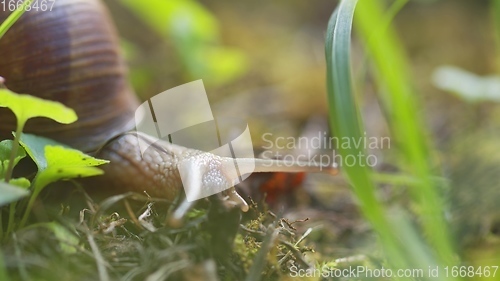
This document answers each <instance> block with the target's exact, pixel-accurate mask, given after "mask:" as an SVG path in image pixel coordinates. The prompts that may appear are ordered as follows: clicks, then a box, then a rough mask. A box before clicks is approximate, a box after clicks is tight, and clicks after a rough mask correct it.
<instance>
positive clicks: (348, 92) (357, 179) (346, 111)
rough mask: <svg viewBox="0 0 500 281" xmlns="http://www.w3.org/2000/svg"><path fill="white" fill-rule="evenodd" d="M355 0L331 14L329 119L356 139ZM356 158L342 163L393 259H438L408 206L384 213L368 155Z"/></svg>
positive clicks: (407, 263) (400, 262) (422, 262)
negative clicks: (351, 162) (352, 58)
mask: <svg viewBox="0 0 500 281" xmlns="http://www.w3.org/2000/svg"><path fill="white" fill-rule="evenodd" d="M370 1H372V0H370ZM370 1H368V2H370ZM356 3H357V0H344V1H342V2H341V3H340V5H339V7H338V8H337V10H336V11H335V13H334V14H333V15H332V17H331V19H330V22H329V24H328V30H327V38H326V60H327V75H328V76H327V83H328V84H327V86H328V98H329V106H330V121H331V122H330V123H331V125H332V130H333V131H334V132H335V134H336V136H337V137H339V138H345V137H347V138H348V139H352V140H360V139H362V137H363V134H362V131H363V130H362V129H363V125H362V122H361V119H360V116H359V113H358V110H357V105H356V101H355V96H354V93H353V89H352V85H351V81H352V77H351V66H350V40H351V38H350V36H351V28H352V20H353V14H354V8H355V6H356ZM338 153H339V154H340V155H341V156H342V158H341V159H346V157H349V156H356V157H358V156H360V155H366V154H365V151H364V148H359V147H352V146H351V147H348V148H343V147H342V146H339V149H338ZM424 155H425V154H424ZM357 159H358V160H360V161H359V162H358V163H356V165H343V166H342V170H343V172H344V173H345V174H346V175H347V178H348V179H349V180H350V182H351V185H352V187H353V190H354V192H355V194H356V196H357V198H358V200H359V202H360V205H361V206H360V207H361V210H362V212H363V214H364V216H365V217H366V218H367V219H368V220H369V221H370V223H371V224H372V226H373V228H374V229H375V231H376V232H377V233H378V234H379V237H380V239H381V242H382V245H383V247H384V250H385V253H386V257H387V259H388V260H389V262H390V263H391V265H392V266H394V267H399V268H415V266H416V265H418V266H420V268H423V269H427V268H428V266H431V265H435V262H434V259H433V257H432V255H430V254H429V248H428V247H427V246H426V245H425V243H423V241H422V239H421V238H420V235H419V233H418V232H417V231H416V230H415V229H414V227H412V225H411V223H409V222H408V219H406V216H405V214H404V212H403V211H402V210H398V212H397V213H396V214H395V216H394V215H393V216H392V219H391V220H390V219H389V217H388V216H387V215H386V210H385V208H384V206H383V204H381V203H380V202H378V200H377V198H376V188H375V185H374V183H373V179H372V173H371V170H370V168H369V166H368V165H367V162H366V159H365V157H363V156H362V157H359V158H357ZM437 229H439V228H437ZM427 277H428V276H427ZM424 279H425V278H424Z"/></svg>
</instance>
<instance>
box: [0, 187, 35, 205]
mask: <svg viewBox="0 0 500 281" xmlns="http://www.w3.org/2000/svg"><path fill="white" fill-rule="evenodd" d="M29 194H30V193H29V192H28V191H27V190H24V189H21V188H19V187H17V186H13V185H11V184H7V183H5V182H0V206H4V205H7V204H9V203H11V202H14V201H17V200H19V199H21V198H23V197H25V196H28V195H29Z"/></svg>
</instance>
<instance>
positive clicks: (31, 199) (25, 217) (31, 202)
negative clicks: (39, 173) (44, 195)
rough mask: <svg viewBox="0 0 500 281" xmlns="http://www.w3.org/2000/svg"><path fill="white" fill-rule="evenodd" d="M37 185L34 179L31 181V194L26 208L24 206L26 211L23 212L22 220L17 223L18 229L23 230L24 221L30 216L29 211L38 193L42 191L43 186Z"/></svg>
mask: <svg viewBox="0 0 500 281" xmlns="http://www.w3.org/2000/svg"><path fill="white" fill-rule="evenodd" d="M37 183H38V181H37V178H36V177H35V179H34V180H33V193H32V194H31V197H30V200H29V201H28V206H26V210H24V214H23V218H22V219H21V222H20V223H19V228H23V227H24V225H25V224H26V221H27V220H28V218H29V216H30V213H31V209H33V205H34V204H35V200H36V198H37V197H38V194H39V193H40V191H42V189H43V186H42V187H39V186H38V184H37Z"/></svg>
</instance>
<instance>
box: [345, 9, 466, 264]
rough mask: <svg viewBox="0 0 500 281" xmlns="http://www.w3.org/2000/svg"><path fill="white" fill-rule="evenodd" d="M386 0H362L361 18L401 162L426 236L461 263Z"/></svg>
mask: <svg viewBox="0 0 500 281" xmlns="http://www.w3.org/2000/svg"><path fill="white" fill-rule="evenodd" d="M383 14H384V13H383V11H382V8H381V4H380V1H378V0H370V1H362V3H360V5H359V6H358V8H357V12H356V17H355V23H356V28H357V31H358V32H359V34H360V36H361V37H362V38H363V39H364V43H365V45H366V49H367V51H368V53H369V55H370V58H371V59H372V60H373V61H374V66H375V70H376V73H377V77H376V79H377V84H378V85H379V88H380V89H383V90H380V91H378V92H379V97H380V99H381V101H382V106H383V108H384V111H385V112H386V115H387V119H388V120H387V122H388V124H389V127H390V129H391V132H392V135H393V138H394V139H395V141H396V144H397V146H398V149H400V150H401V152H402V156H403V157H402V159H401V160H402V161H401V163H400V164H401V165H400V166H402V167H403V168H404V169H405V170H406V171H405V172H407V173H408V174H410V175H413V176H414V177H415V178H416V179H418V182H417V183H418V184H416V185H412V186H410V187H409V190H410V192H411V195H412V198H413V204H414V206H413V207H415V208H414V210H416V213H417V215H418V216H419V219H420V223H421V225H422V227H423V229H424V232H425V237H426V238H427V239H428V240H429V242H430V244H431V246H432V248H433V249H434V251H435V252H436V253H437V255H438V257H439V259H440V260H441V262H443V263H445V264H454V263H455V264H456V261H455V253H454V251H453V247H452V246H451V242H450V238H451V237H450V235H449V232H448V228H447V222H446V220H445V218H444V211H443V210H444V206H445V205H444V202H443V200H442V198H441V196H440V192H439V186H438V185H437V184H436V181H434V180H432V177H433V176H434V173H433V169H432V163H431V161H430V160H432V159H433V155H432V152H431V149H430V146H429V141H428V139H427V135H428V133H427V132H426V130H425V129H424V126H423V125H422V122H421V120H420V118H419V116H418V111H417V110H418V108H419V106H418V102H417V100H416V98H415V94H414V92H413V89H412V87H411V85H412V83H411V78H410V75H409V71H408V69H407V66H408V65H409V64H408V62H407V59H406V57H405V54H404V51H403V49H402V48H401V47H400V45H399V43H398V41H397V38H396V36H395V34H394V31H393V30H392V29H391V26H390V25H388V24H387V22H385V21H384V16H383Z"/></svg>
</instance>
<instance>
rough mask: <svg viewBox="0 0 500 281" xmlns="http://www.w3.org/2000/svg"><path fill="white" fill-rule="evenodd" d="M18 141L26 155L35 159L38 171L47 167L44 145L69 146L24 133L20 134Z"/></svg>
mask: <svg viewBox="0 0 500 281" xmlns="http://www.w3.org/2000/svg"><path fill="white" fill-rule="evenodd" d="M19 142H20V143H21V146H22V147H23V148H24V150H26V152H27V153H28V155H29V156H30V157H31V159H33V161H35V164H36V166H37V167H38V171H42V170H45V169H46V168H47V159H46V158H45V147H46V146H48V145H52V146H63V147H67V148H69V147H68V146H65V145H64V144H61V143H59V142H56V141H55V140H51V139H48V138H44V137H40V136H35V135H31V134H26V133H24V134H22V135H21V138H20V140H19Z"/></svg>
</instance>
